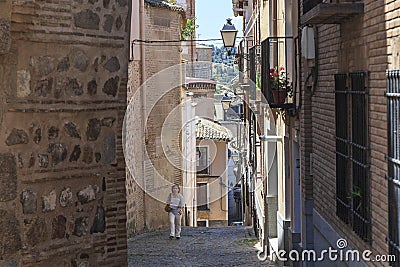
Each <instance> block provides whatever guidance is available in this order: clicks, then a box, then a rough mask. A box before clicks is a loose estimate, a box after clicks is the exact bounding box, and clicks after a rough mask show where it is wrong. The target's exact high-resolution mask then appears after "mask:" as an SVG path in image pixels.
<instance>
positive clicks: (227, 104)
mask: <svg viewBox="0 0 400 267" xmlns="http://www.w3.org/2000/svg"><path fill="white" fill-rule="evenodd" d="M231 102H232V100H231V99H230V98H229V96H227V95H224V96H223V97H222V99H221V103H222V108H223V109H224V110H225V111H227V110H228V109H229V108H230V107H231Z"/></svg>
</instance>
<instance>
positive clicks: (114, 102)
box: [0, 0, 130, 266]
mask: <svg viewBox="0 0 400 267" xmlns="http://www.w3.org/2000/svg"><path fill="white" fill-rule="evenodd" d="M129 5H130V4H129V1H126V0H115V1H114V0H103V1H99V0H89V1H62V0H57V1H44V0H43V1H19V0H14V1H11V0H6V1H1V2H0V10H1V11H0V13H1V17H2V18H6V19H1V20H0V36H1V37H2V38H1V40H2V41H1V42H0V54H1V55H0V77H1V79H0V80H1V81H0V98H1V103H2V105H1V112H0V132H1V134H0V136H1V137H0V195H1V197H0V213H1V214H2V215H1V216H0V227H1V229H2V237H1V240H2V241H1V242H0V251H2V256H1V258H0V265H1V266H57V265H62V266H99V265H103V266H126V265H127V260H126V246H127V245H126V229H125V224H126V214H125V206H126V200H125V162H124V158H123V153H122V144H121V138H122V137H121V131H122V121H123V117H124V113H125V108H126V90H127V89H126V88H127V65H128V62H127V59H128V47H129V46H128V40H129V38H128V37H129V36H128V32H129V29H128V28H127V26H126V25H129V20H130V18H129V15H128V14H129V13H128V11H129ZM3 13H4V14H3ZM4 229H5V231H3V230H4Z"/></svg>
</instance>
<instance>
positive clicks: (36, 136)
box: [33, 127, 42, 144]
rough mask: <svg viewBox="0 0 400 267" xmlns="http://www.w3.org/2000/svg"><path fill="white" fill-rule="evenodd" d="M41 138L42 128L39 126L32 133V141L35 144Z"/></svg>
mask: <svg viewBox="0 0 400 267" xmlns="http://www.w3.org/2000/svg"><path fill="white" fill-rule="evenodd" d="M41 140H42V129H41V128H40V127H38V128H36V130H35V132H34V134H33V142H35V143H36V144H39V143H40V141H41Z"/></svg>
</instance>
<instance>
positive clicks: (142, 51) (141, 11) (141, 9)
mask: <svg viewBox="0 0 400 267" xmlns="http://www.w3.org/2000/svg"><path fill="white" fill-rule="evenodd" d="M144 15H145V14H144V0H140V6H139V17H140V39H141V40H145V38H146V36H145V31H144V30H145V28H144V27H145V19H144ZM144 45H145V43H144V42H141V43H140V54H141V57H140V58H141V61H142V62H141V63H142V64H141V67H142V69H141V73H140V81H141V84H142V85H143V84H144V82H145V79H146V75H145V71H146V56H145V47H144ZM144 97H145V95H144V90H141V91H140V101H141V107H142V108H141V117H142V120H141V128H142V131H143V136H142V138H145V137H144V134H145V129H144V126H145V123H144V118H145V100H144ZM142 141H143V153H142V170H143V177H142V178H143V219H144V220H143V223H144V225H143V226H144V229H147V223H146V179H145V173H144V170H145V163H144V162H145V156H144V154H145V153H144V152H145V151H146V145H145V142H144V140H142Z"/></svg>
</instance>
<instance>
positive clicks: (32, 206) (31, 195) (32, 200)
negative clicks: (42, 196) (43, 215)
mask: <svg viewBox="0 0 400 267" xmlns="http://www.w3.org/2000/svg"><path fill="white" fill-rule="evenodd" d="M21 203H22V210H23V213H24V214H32V213H35V212H36V211H37V194H36V193H35V192H32V191H31V190H29V189H26V190H24V191H22V193H21Z"/></svg>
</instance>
